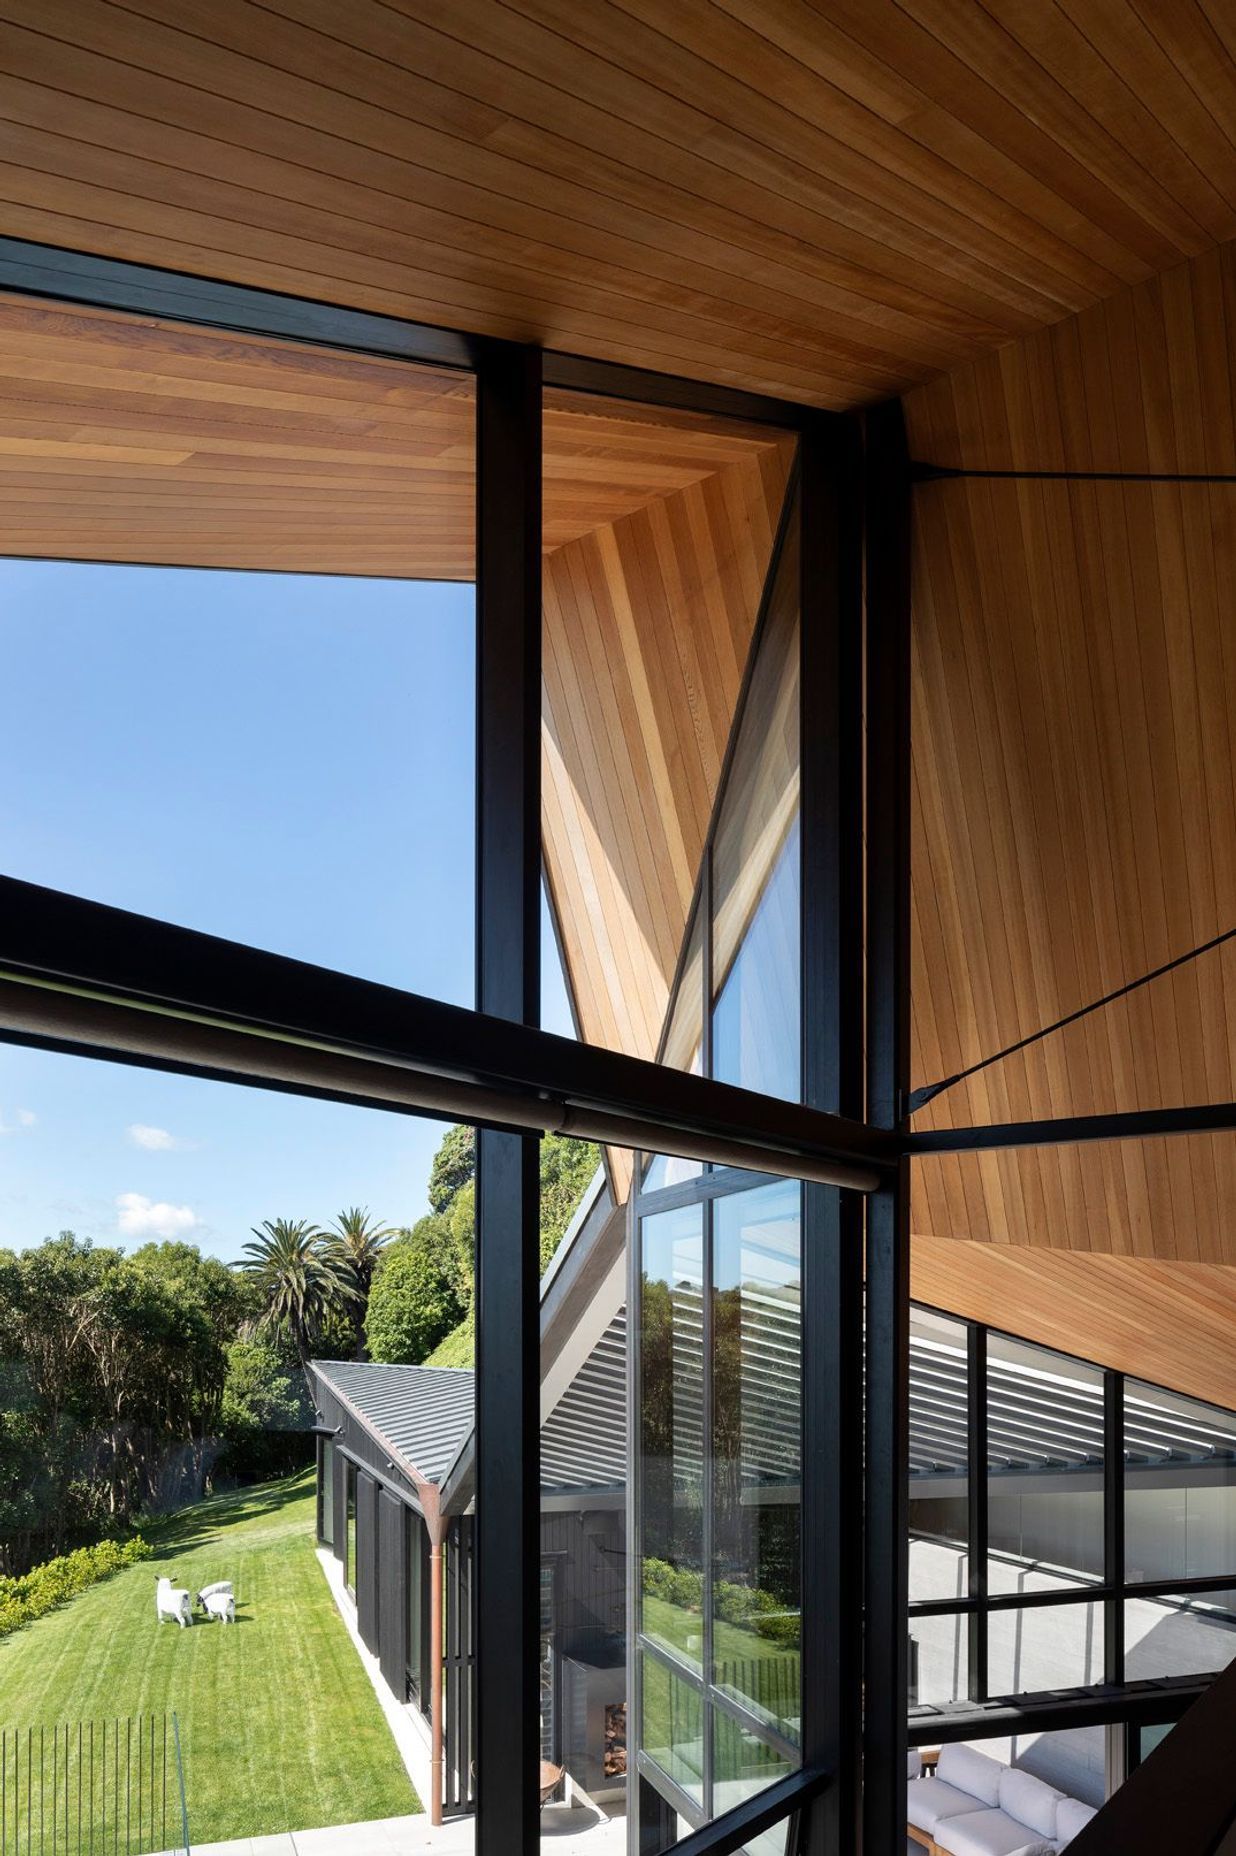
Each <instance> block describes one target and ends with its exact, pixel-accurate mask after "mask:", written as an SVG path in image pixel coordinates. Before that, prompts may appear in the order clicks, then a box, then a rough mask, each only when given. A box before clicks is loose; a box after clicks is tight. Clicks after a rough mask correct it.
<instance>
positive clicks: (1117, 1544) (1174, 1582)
mask: <svg viewBox="0 0 1236 1856" xmlns="http://www.w3.org/2000/svg"><path fill="white" fill-rule="evenodd" d="M911 1308H912V1309H914V1308H921V1309H923V1310H924V1312H926V1313H929V1314H934V1315H941V1316H943V1317H945V1318H946V1319H947V1320H948V1321H950V1322H951V1323H952V1324H953V1325H954V1326H955V1327H957V1328H960V1329H963V1330H964V1332H965V1335H966V1355H967V1365H966V1391H967V1401H968V1410H969V1422H968V1429H967V1449H966V1475H967V1490H968V1513H967V1530H968V1533H967V1543H966V1550H967V1558H968V1565H969V1590H968V1593H967V1595H966V1597H965V1598H941V1599H917V1600H914V1601H912V1602H910V1603H909V1604H908V1605H907V1617H908V1618H909V1620H910V1621H911V1622H912V1621H913V1620H914V1619H915V1618H916V1617H923V1618H928V1617H958V1618H966V1619H967V1620H968V1621H969V1644H970V1649H969V1658H968V1695H967V1703H968V1704H969V1705H972V1706H974V1707H979V1706H982V1705H985V1704H987V1703H991V1702H995V1703H1007V1704H1009V1705H1011V1706H1026V1705H1029V1704H1027V1703H1026V1702H1024V1701H1023V1700H1022V1695H1023V1694H1024V1693H1025V1692H1024V1691H1017V1692H1016V1693H1015V1694H1014V1695H1008V1694H1005V1693H1003V1692H1001V1691H998V1690H993V1689H992V1687H991V1684H990V1680H989V1662H990V1658H989V1653H988V1626H989V1623H990V1620H991V1618H992V1616H993V1615H995V1614H997V1613H999V1612H1004V1611H1028V1610H1039V1609H1042V1608H1044V1607H1052V1606H1058V1605H1079V1604H1097V1605H1100V1606H1101V1615H1102V1620H1103V1673H1102V1676H1101V1677H1100V1678H1099V1679H1097V1680H1096V1681H1095V1682H1092V1683H1088V1684H1085V1685H1079V1686H1078V1687H1076V1688H1075V1689H1068V1688H1067V1687H1057V1688H1055V1689H1053V1691H1052V1694H1053V1696H1054V1697H1057V1698H1058V1697H1060V1696H1062V1695H1065V1694H1068V1695H1073V1696H1075V1697H1076V1698H1077V1699H1078V1700H1079V1701H1081V1700H1084V1699H1085V1698H1086V1697H1087V1696H1095V1695H1097V1694H1098V1693H1099V1692H1100V1691H1109V1690H1111V1689H1112V1688H1118V1687H1121V1688H1122V1687H1131V1688H1136V1687H1137V1682H1136V1679H1133V1680H1131V1679H1130V1678H1129V1677H1128V1675H1127V1669H1126V1662H1125V1643H1124V1607H1125V1604H1126V1603H1127V1602H1128V1601H1129V1600H1130V1599H1139V1598H1172V1597H1176V1596H1177V1595H1178V1594H1180V1595H1188V1594H1191V1593H1192V1594H1199V1595H1201V1594H1205V1593H1207V1592H1226V1591H1231V1590H1232V1589H1233V1588H1234V1587H1236V1572H1228V1573H1209V1574H1203V1575H1195V1576H1193V1577H1185V1576H1181V1577H1179V1578H1170V1577H1169V1578H1162V1579H1130V1578H1129V1576H1128V1569H1127V1566H1126V1564H1125V1545H1124V1534H1125V1499H1126V1489H1125V1482H1126V1470H1127V1468H1128V1463H1127V1454H1126V1450H1125V1442H1124V1412H1125V1388H1126V1381H1127V1380H1128V1378H1129V1377H1130V1376H1129V1375H1126V1374H1124V1373H1121V1372H1117V1371H1115V1370H1114V1369H1113V1368H1111V1367H1104V1366H1102V1365H1101V1364H1100V1363H1099V1362H1098V1361H1097V1360H1090V1359H1087V1358H1086V1357H1085V1355H1083V1354H1076V1353H1070V1352H1068V1351H1067V1350H1066V1349H1064V1348H1062V1347H1058V1346H1054V1345H1051V1344H1049V1343H1048V1342H1046V1341H1039V1340H1034V1339H1031V1338H1030V1337H1028V1336H1026V1335H1024V1334H1014V1333H1012V1332H1011V1331H1010V1330H1008V1329H1006V1328H1000V1327H996V1326H995V1325H994V1324H992V1323H990V1322H982V1321H972V1320H969V1319H967V1318H966V1317H965V1316H963V1315H958V1314H955V1313H954V1312H953V1311H952V1310H950V1309H943V1308H935V1307H933V1306H932V1305H931V1304H930V1303H926V1302H917V1301H916V1302H912V1303H911ZM993 1337H994V1338H995V1339H997V1340H1006V1341H1012V1342H1015V1343H1016V1344H1018V1345H1020V1346H1025V1347H1031V1348H1035V1349H1037V1350H1039V1351H1041V1352H1043V1353H1047V1354H1051V1355H1054V1356H1055V1357H1056V1358H1057V1359H1060V1360H1064V1361H1067V1362H1069V1363H1071V1364H1073V1365H1076V1366H1080V1367H1084V1368H1086V1369H1087V1370H1088V1371H1090V1372H1097V1373H1100V1374H1101V1375H1102V1381H1101V1409H1102V1432H1101V1434H1102V1446H1103V1447H1102V1469H1101V1474H1102V1482H1103V1571H1102V1573H1101V1575H1099V1576H1097V1577H1095V1578H1092V1579H1088V1578H1086V1577H1085V1576H1084V1575H1081V1574H1078V1575H1077V1577H1076V1579H1075V1581H1074V1582H1073V1583H1072V1584H1070V1585H1067V1586H1062V1587H1060V1588H1058V1589H1055V1590H1051V1591H1042V1592H1006V1593H992V1592H989V1591H988V1588H987V1564H988V1554H989V1536H990V1526H989V1504H990V1496H991V1490H990V1475H989V1462H988V1449H987V1378H988V1360H989V1357H990V1350H989V1346H988V1342H989V1340H990V1339H991V1338H993ZM1137 1383H1138V1384H1145V1385H1147V1386H1150V1388H1151V1390H1156V1389H1160V1388H1156V1387H1154V1386H1153V1384H1152V1382H1151V1381H1148V1380H1138V1381H1137ZM1161 1389H1162V1390H1165V1391H1166V1390H1169V1388H1166V1387H1164V1388H1161ZM1191 1402H1193V1403H1195V1404H1202V1405H1204V1404H1206V1403H1207V1401H1206V1400H1204V1399H1193V1400H1192V1401H1191ZM1213 1409H1214V1410H1216V1411H1219V1410H1222V1409H1223V1408H1222V1407H1220V1406H1214V1407H1213ZM907 1481H908V1477H907ZM908 1533H909V1529H908V1527H907V1537H908ZM1167 1679H1169V1680H1171V1679H1172V1678H1167ZM967 1703H961V1702H959V1703H958V1704H957V1708H956V1709H955V1710H949V1711H947V1712H950V1713H951V1712H964V1711H965V1708H966V1705H967ZM940 1712H941V1711H940V1709H939V1708H938V1707H924V1709H923V1710H921V1711H919V1710H916V1709H915V1708H914V1707H913V1706H911V1707H910V1710H909V1720H910V1724H911V1726H912V1727H915V1726H916V1724H917V1723H918V1722H919V1721H920V1720H922V1719H927V1718H935V1719H939V1718H940Z"/></svg>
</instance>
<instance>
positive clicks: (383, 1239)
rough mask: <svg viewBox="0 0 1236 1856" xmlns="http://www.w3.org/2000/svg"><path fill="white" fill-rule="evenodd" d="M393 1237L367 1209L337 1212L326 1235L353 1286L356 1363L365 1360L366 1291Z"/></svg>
mask: <svg viewBox="0 0 1236 1856" xmlns="http://www.w3.org/2000/svg"><path fill="white" fill-rule="evenodd" d="M394 1236H395V1231H394V1228H393V1227H392V1226H391V1225H380V1224H378V1223H376V1222H375V1221H374V1220H372V1219H371V1218H370V1216H369V1207H368V1206H367V1205H366V1206H364V1207H362V1206H360V1205H350V1206H349V1207H348V1209H347V1210H346V1211H342V1212H340V1214H339V1216H338V1217H337V1218H336V1219H335V1222H334V1224H333V1225H332V1226H331V1228H330V1230H329V1231H328V1232H327V1233H326V1234H325V1237H326V1241H327V1243H328V1244H329V1246H330V1254H331V1256H332V1257H333V1258H334V1261H335V1264H336V1266H337V1268H338V1269H339V1271H340V1273H341V1274H342V1275H343V1276H344V1277H345V1278H346V1279H347V1280H348V1281H349V1282H350V1283H351V1285H352V1303H353V1309H352V1313H353V1318H354V1319H355V1322H356V1358H357V1359H358V1360H363V1359H364V1357H365V1310H366V1309H367V1308H368V1306H369V1291H370V1289H372V1287H373V1278H374V1274H375V1272H376V1270H377V1267H378V1264H379V1263H380V1262H381V1260H382V1252H383V1251H384V1250H385V1249H386V1246H387V1245H388V1244H389V1243H390V1241H391V1239H392V1238H393V1237H394Z"/></svg>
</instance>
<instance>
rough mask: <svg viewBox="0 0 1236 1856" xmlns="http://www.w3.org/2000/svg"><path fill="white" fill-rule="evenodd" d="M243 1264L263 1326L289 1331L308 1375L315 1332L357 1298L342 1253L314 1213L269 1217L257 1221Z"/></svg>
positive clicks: (243, 1273) (243, 1255) (284, 1331)
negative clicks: (257, 1297)
mask: <svg viewBox="0 0 1236 1856" xmlns="http://www.w3.org/2000/svg"><path fill="white" fill-rule="evenodd" d="M238 1268H239V1270H240V1272H241V1274H242V1275H243V1276H245V1277H247V1278H248V1280H249V1281H250V1282H251V1283H252V1284H253V1286H254V1288H255V1289H256V1290H257V1291H258V1293H259V1295H260V1297H261V1301H262V1313H261V1315H260V1316H259V1319H258V1325H259V1327H261V1328H265V1329H269V1330H271V1331H273V1332H274V1333H276V1334H283V1335H286V1336H287V1338H288V1339H289V1340H290V1341H291V1343H292V1345H293V1347H294V1348H295V1349H296V1357H297V1359H298V1360H299V1361H300V1368H301V1371H302V1373H304V1374H305V1377H306V1381H307V1380H308V1373H309V1355H310V1352H311V1351H312V1348H313V1342H314V1338H315V1336H316V1335H317V1334H318V1333H320V1331H321V1330H322V1328H323V1327H324V1326H325V1325H326V1323H327V1321H328V1319H329V1317H330V1316H331V1314H332V1313H335V1312H337V1311H338V1310H339V1309H340V1308H341V1307H347V1306H350V1305H351V1302H352V1296H353V1290H352V1285H351V1283H350V1282H349V1281H348V1279H347V1277H346V1276H345V1275H344V1274H343V1271H342V1270H341V1268H340V1266H339V1262H338V1258H337V1256H336V1255H335V1254H334V1253H333V1252H332V1250H331V1248H330V1247H329V1245H328V1244H327V1243H326V1242H325V1240H324V1238H323V1235H322V1233H321V1232H320V1231H319V1230H318V1229H317V1228H316V1226H314V1225H312V1224H310V1223H309V1221H308V1219H305V1218H301V1219H297V1220H295V1221H293V1220H291V1219H289V1218H273V1219H272V1218H267V1219H264V1220H263V1222H262V1223H261V1224H260V1225H254V1227H253V1241H252V1242H251V1243H248V1244H246V1245H245V1246H244V1248H243V1250H242V1252H241V1262H240V1264H239V1265H238Z"/></svg>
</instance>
